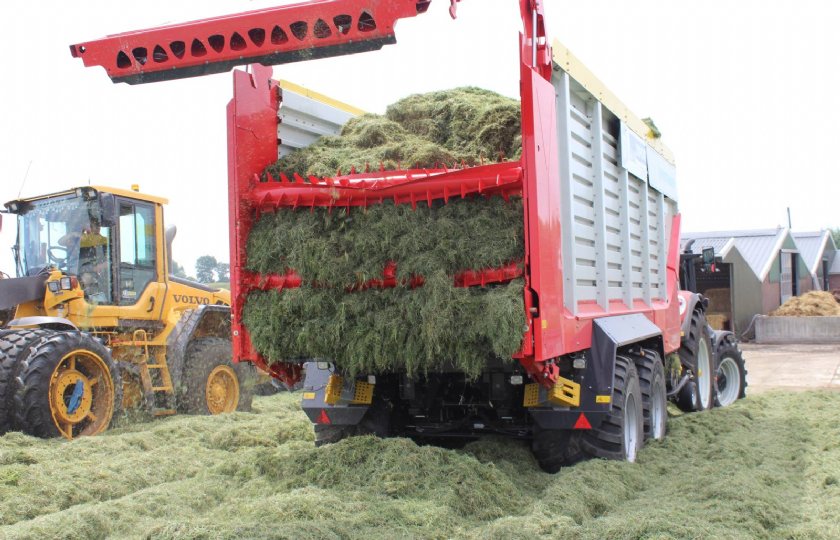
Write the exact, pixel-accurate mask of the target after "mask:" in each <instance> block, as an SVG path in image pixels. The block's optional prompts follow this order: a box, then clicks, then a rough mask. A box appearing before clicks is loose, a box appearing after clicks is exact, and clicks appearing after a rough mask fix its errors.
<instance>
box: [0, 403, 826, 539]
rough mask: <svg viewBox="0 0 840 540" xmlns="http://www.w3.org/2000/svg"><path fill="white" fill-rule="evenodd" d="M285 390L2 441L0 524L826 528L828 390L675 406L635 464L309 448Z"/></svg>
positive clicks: (204, 530)
mask: <svg viewBox="0 0 840 540" xmlns="http://www.w3.org/2000/svg"><path fill="white" fill-rule="evenodd" d="M297 400H298V397H297V396H296V395H277V396H272V397H267V398H257V399H256V400H255V404H254V409H255V413H236V414H232V415H227V416H222V417H189V416H176V417H172V418H168V419H163V420H158V421H152V422H148V423H144V424H135V425H130V426H126V427H123V428H118V429H115V430H112V431H110V432H108V433H107V434H105V435H103V436H100V437H95V438H89V439H80V440H77V441H73V442H67V441H63V440H50V441H43V440H39V439H33V438H30V437H27V436H24V435H21V434H18V433H11V434H7V435H5V436H3V437H0V538H103V537H108V536H112V537H118V538H143V537H155V538H243V537H259V538H295V539H305V538H417V537H420V538H499V539H508V538H529V539H530V538H540V537H543V538H561V539H562V538H592V539H596V538H598V539H600V538H648V539H667V538H703V539H706V538H802V539H805V538H808V539H811V538H838V537H840V515H838V508H840V423H838V422H837V414H838V410H840V393H830V392H812V393H797V394H786V393H778V392H771V393H768V394H763V395H761V396H760V397H755V398H747V399H746V400H744V401H741V402H738V403H737V404H735V405H734V406H732V407H730V408H727V409H720V410H714V411H711V412H708V413H701V414H693V415H684V416H680V417H676V418H672V419H671V424H670V433H669V435H668V437H667V439H666V440H665V441H664V442H662V443H657V444H650V445H648V446H647V447H646V448H645V449H644V450H643V451H642V453H641V454H640V456H639V462H638V463H636V464H626V463H616V462H607V461H600V460H592V461H589V462H585V463H581V464H578V465H576V466H574V467H571V468H569V469H566V470H564V471H562V472H561V473H559V474H557V475H553V476H552V475H548V474H545V473H542V472H541V471H540V470H539V468H538V467H537V464H536V463H535V462H534V461H533V459H532V458H531V455H530V452H529V450H528V448H527V447H526V446H525V445H524V444H523V443H519V442H515V441H508V440H492V439H490V440H482V441H479V442H476V443H472V444H470V445H468V446H467V447H466V448H465V449H463V450H444V449H440V448H435V447H419V446H417V445H415V444H414V443H413V442H411V441H409V440H405V439H391V440H377V439H374V438H372V437H362V438H356V439H350V440H345V441H342V442H341V443H338V444H336V445H333V446H328V447H324V448H320V449H316V448H314V447H313V445H312V432H311V427H310V426H309V424H308V422H307V421H306V419H305V417H304V415H303V413H302V412H300V410H299V407H298V405H297Z"/></svg>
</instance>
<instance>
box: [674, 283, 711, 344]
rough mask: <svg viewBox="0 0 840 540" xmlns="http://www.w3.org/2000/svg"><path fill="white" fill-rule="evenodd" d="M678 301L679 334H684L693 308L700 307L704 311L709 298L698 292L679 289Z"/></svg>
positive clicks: (689, 322)
mask: <svg viewBox="0 0 840 540" xmlns="http://www.w3.org/2000/svg"><path fill="white" fill-rule="evenodd" d="M679 301H680V330H681V331H682V334H681V335H683V336H685V335H686V334H688V330H689V327H690V326H691V314H692V313H694V310H695V309H697V308H699V309H702V310H703V311H704V312H705V311H706V308H707V307H708V306H709V299H708V298H706V297H705V296H703V295H702V294H699V293H693V292H689V291H680V292H679Z"/></svg>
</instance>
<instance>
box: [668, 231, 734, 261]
mask: <svg viewBox="0 0 840 540" xmlns="http://www.w3.org/2000/svg"><path fill="white" fill-rule="evenodd" d="M731 239H732V237H731V236H728V237H719V238H718V237H708V236H705V237H704V236H698V237H692V236H687V235H683V236H682V237H681V238H680V251H685V247H686V246H687V245H688V243H689V242H691V241H692V240H693V241H694V242H693V243H692V244H691V252H692V253H696V254H698V255H699V254H700V253H703V248H709V247H711V248H714V249H715V255H717V256H724V255H726V254H725V253H724V252H723V250H724V248H725V247H726V245H727V244H728V243H729V241H730V240H731Z"/></svg>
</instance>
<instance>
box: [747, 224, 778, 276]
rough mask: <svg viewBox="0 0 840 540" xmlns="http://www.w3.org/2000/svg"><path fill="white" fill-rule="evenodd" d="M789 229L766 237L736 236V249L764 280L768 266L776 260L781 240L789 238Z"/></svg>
mask: <svg viewBox="0 0 840 540" xmlns="http://www.w3.org/2000/svg"><path fill="white" fill-rule="evenodd" d="M787 234H788V232H787V229H779V230H778V231H776V234H773V235H772V236H771V235H764V236H740V237H738V236H736V237H735V247H737V248H738V251H739V252H741V255H742V256H743V257H744V260H745V261H747V264H748V265H749V266H750V269H751V270H752V271H753V272H754V273H755V275H756V276H758V278H759V279H761V280H763V279H764V278H765V277H766V275H765V269H766V268H767V265H768V264H769V263H770V262H771V261H772V260H773V259H775V258H776V255H777V253H778V250H779V247H781V246H779V240H780V239H781V238H783V237H784V236H787Z"/></svg>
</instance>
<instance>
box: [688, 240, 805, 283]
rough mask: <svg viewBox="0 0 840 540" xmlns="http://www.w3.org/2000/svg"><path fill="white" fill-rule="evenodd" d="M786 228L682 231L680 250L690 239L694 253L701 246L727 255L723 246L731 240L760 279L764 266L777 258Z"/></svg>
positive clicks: (699, 249) (765, 267) (764, 275)
mask: <svg viewBox="0 0 840 540" xmlns="http://www.w3.org/2000/svg"><path fill="white" fill-rule="evenodd" d="M788 234H790V233H789V231H788V229H786V228H780V229H758V230H755V231H718V232H708V233H685V234H683V235H682V236H681V238H680V246H681V249H683V250H684V249H685V246H686V244H687V243H688V241H689V240H695V242H694V244H693V245H692V252H693V253H700V252H701V251H702V250H703V248H704V247H714V248H715V254H716V255H722V256H724V257H725V256H726V253H725V250H726V245H727V244H728V243H729V242H730V241H731V242H732V245H734V246H735V247H737V248H738V251H739V252H740V254H741V256H742V257H743V258H744V260H745V261H746V263H747V265H748V266H749V267H750V270H752V271H753V273H754V274H755V275H756V277H758V278H759V279H760V280H763V279H764V278H765V277H766V270H767V265H768V264H770V263H771V262H772V261H773V259H774V258H775V257H776V255H777V253H778V251H779V249H780V248H781V242H782V241H783V240H784V238H786V237H787V236H788Z"/></svg>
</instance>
